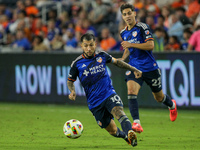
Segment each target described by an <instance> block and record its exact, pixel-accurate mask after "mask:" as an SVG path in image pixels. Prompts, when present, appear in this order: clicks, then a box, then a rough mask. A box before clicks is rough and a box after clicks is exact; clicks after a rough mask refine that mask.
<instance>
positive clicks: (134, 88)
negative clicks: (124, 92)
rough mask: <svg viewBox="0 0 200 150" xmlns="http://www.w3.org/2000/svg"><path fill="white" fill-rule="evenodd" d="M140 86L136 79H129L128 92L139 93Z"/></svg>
mask: <svg viewBox="0 0 200 150" xmlns="http://www.w3.org/2000/svg"><path fill="white" fill-rule="evenodd" d="M140 88H141V86H140V84H139V83H137V82H136V81H133V80H129V81H127V89H128V94H134V95H138V92H139V90H140Z"/></svg>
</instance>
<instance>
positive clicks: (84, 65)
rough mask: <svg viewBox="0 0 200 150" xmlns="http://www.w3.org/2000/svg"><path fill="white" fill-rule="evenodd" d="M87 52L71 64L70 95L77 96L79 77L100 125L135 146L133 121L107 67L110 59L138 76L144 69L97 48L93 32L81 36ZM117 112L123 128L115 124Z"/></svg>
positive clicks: (84, 49)
mask: <svg viewBox="0 0 200 150" xmlns="http://www.w3.org/2000/svg"><path fill="white" fill-rule="evenodd" d="M81 47H82V49H83V54H82V55H80V56H79V57H77V58H76V59H75V60H74V61H73V62H72V65H71V69H70V73H69V76H68V81H67V85H68V88H69V90H70V92H71V93H70V94H69V99H71V100H75V98H76V92H75V86H74V81H75V80H76V78H77V77H78V78H79V80H80V82H81V84H82V86H83V88H84V90H85V93H86V97H87V103H88V107H89V110H90V111H91V112H92V114H93V115H94V117H95V119H96V121H97V123H98V125H99V126H100V127H101V128H105V129H106V130H107V131H108V132H109V133H110V134H111V135H113V136H114V137H119V138H123V139H124V140H126V142H127V143H128V144H130V145H132V146H136V145H137V137H136V134H135V132H134V131H133V130H132V125H131V122H130V121H129V119H128V117H127V116H126V114H125V113H124V111H123V103H122V101H121V99H120V97H119V96H118V95H117V94H116V92H115V90H114V88H113V86H112V85H111V79H110V77H109V75H108V72H107V69H106V63H113V64H114V65H116V66H118V67H120V68H125V69H129V70H131V71H133V72H134V74H135V76H136V78H140V77H141V76H142V72H141V71H140V70H138V69H136V68H135V67H132V66H131V65H129V64H127V63H125V62H123V61H121V60H117V59H115V58H113V57H112V56H111V55H109V54H107V53H106V52H104V51H98V50H96V42H95V37H94V35H93V34H89V33H86V34H84V35H83V36H82V37H81ZM113 116H114V117H115V118H116V119H117V120H118V121H119V122H120V124H121V127H122V130H123V131H121V130H120V129H119V128H118V127H117V126H116V124H115V122H114V120H113Z"/></svg>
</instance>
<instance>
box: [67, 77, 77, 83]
mask: <svg viewBox="0 0 200 150" xmlns="http://www.w3.org/2000/svg"><path fill="white" fill-rule="evenodd" d="M68 80H70V81H73V82H74V81H76V80H74V79H70V78H68Z"/></svg>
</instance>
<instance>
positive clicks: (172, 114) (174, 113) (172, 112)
mask: <svg viewBox="0 0 200 150" xmlns="http://www.w3.org/2000/svg"><path fill="white" fill-rule="evenodd" d="M172 102H173V103H174V104H175V108H174V109H169V111H170V114H169V116H170V120H171V121H175V120H176V118H177V115H178V112H177V107H176V101H175V100H174V99H172Z"/></svg>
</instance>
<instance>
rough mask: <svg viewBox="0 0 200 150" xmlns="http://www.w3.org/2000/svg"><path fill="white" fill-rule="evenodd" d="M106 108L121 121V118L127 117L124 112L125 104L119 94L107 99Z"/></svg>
mask: <svg viewBox="0 0 200 150" xmlns="http://www.w3.org/2000/svg"><path fill="white" fill-rule="evenodd" d="M106 108H107V110H108V111H109V112H110V113H111V114H112V115H113V116H114V117H115V118H116V119H119V118H120V117H121V116H123V115H125V113H124V110H123V102H122V100H121V98H120V97H119V96H118V95H117V94H113V95H111V96H110V97H109V98H108V99H107V101H106Z"/></svg>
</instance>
